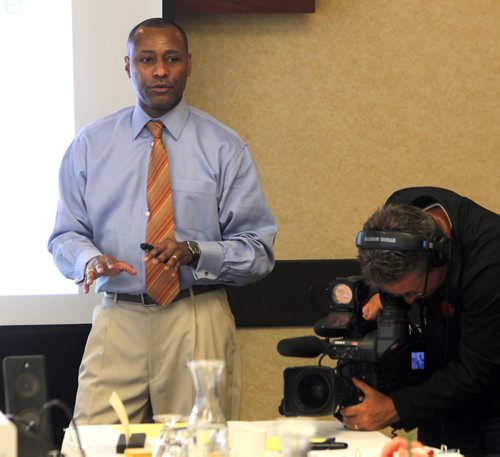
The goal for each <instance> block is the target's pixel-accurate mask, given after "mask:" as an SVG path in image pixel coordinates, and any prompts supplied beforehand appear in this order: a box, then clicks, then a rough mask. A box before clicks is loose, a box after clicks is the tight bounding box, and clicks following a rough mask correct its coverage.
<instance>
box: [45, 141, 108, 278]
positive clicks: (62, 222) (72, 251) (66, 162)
mask: <svg viewBox="0 0 500 457" xmlns="http://www.w3.org/2000/svg"><path fill="white" fill-rule="evenodd" d="M82 143H83V142H82V141H80V140H79V138H76V139H75V140H74V141H73V143H72V144H71V145H70V147H69V148H68V150H67V151H66V153H65V155H64V157H63V160H62V162H61V167H60V170H59V195H60V197H59V203H58V207H57V213H56V221H55V225H54V230H53V232H52V234H51V235H50V238H49V243H48V249H49V252H50V253H52V255H53V256H54V262H55V264H56V266H57V267H58V268H59V270H60V271H61V273H62V274H63V275H64V276H65V277H66V278H68V279H73V280H74V281H75V282H76V283H77V284H78V283H81V282H82V281H83V279H84V274H85V273H84V272H85V266H86V264H87V262H88V261H89V260H90V259H92V258H93V257H95V256H98V255H100V254H101V252H100V251H99V250H98V249H97V248H96V247H95V246H94V244H93V243H92V241H91V240H92V225H91V223H90V220H89V217H88V214H87V210H86V205H85V201H84V195H85V185H86V171H85V146H84V144H82Z"/></svg>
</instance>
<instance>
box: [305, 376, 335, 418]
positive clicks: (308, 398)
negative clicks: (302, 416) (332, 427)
mask: <svg viewBox="0 0 500 457" xmlns="http://www.w3.org/2000/svg"><path fill="white" fill-rule="evenodd" d="M296 398H297V402H298V403H299V404H300V405H301V409H303V411H304V412H305V413H309V414H314V413H319V412H321V411H324V410H325V409H326V410H331V400H332V373H331V372H330V371H324V370H318V369H317V368H311V369H310V370H304V371H303V372H302V373H301V374H300V375H299V376H298V378H297V382H296Z"/></svg>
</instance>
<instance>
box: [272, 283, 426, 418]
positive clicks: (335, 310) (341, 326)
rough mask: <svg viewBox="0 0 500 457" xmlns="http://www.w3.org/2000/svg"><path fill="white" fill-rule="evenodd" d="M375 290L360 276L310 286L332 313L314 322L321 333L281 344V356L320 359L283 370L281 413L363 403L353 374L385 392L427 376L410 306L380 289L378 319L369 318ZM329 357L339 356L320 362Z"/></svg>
mask: <svg viewBox="0 0 500 457" xmlns="http://www.w3.org/2000/svg"><path fill="white" fill-rule="evenodd" d="M373 294H374V291H371V290H370V288H369V287H368V286H367V285H366V284H365V282H364V280H363V277H361V276H351V277H347V278H337V279H335V280H334V281H331V282H330V283H329V284H328V287H326V288H325V287H324V286H319V287H313V288H311V296H312V298H313V299H314V301H320V302H327V303H328V306H329V313H328V315H327V316H326V317H324V318H322V319H320V320H319V321H317V322H316V324H315V325H314V331H315V333H316V334H317V335H318V336H319V337H322V338H318V337H316V336H304V337H299V338H287V339H284V340H281V341H280V342H279V343H278V347H277V349H278V352H279V353H280V354H281V355H283V356H288V357H308V358H312V357H318V356H320V358H319V361H318V365H317V366H314V365H313V366H301V367H291V368H286V369H285V370H284V373H283V375H284V398H283V400H282V401H281V405H280V407H279V411H280V414H281V415H283V416H323V415H329V414H334V415H335V413H337V412H338V409H339V407H341V406H349V405H354V404H357V403H360V402H361V401H362V400H363V396H362V392H360V391H359V390H358V389H356V387H355V386H354V384H353V382H352V380H351V378H353V377H354V378H357V379H360V380H362V381H364V382H366V383H367V384H369V385H370V386H372V387H374V388H375V389H377V390H378V391H380V392H382V393H385V394H390V393H391V392H393V391H395V390H397V389H400V388H402V387H404V386H407V385H411V384H418V383H420V382H422V381H423V380H424V379H425V378H426V376H427V372H426V367H425V353H424V350H423V341H422V334H421V327H420V325H419V323H414V322H412V321H411V320H410V319H409V317H408V312H409V310H410V307H409V306H408V305H407V304H406V303H405V302H404V300H403V299H402V298H398V297H395V296H390V295H384V294H381V295H380V298H381V302H382V309H381V310H380V311H379V315H378V318H377V321H376V322H375V321H366V320H365V319H364V318H363V316H362V308H363V306H364V305H365V304H366V303H367V302H368V300H369V299H370V298H371V297H372V296H373ZM325 356H328V357H330V358H331V359H336V360H337V365H336V367H335V368H331V367H326V366H322V365H321V363H322V360H323V359H324V357H325Z"/></svg>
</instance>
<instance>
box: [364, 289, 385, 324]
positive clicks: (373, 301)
mask: <svg viewBox="0 0 500 457" xmlns="http://www.w3.org/2000/svg"><path fill="white" fill-rule="evenodd" d="M381 309H382V302H381V301H380V294H374V295H372V297H371V298H370V300H368V301H367V302H366V304H365V306H363V317H364V318H365V319H366V320H367V321H373V320H375V319H376V318H377V315H378V312H379V311H380V310H381Z"/></svg>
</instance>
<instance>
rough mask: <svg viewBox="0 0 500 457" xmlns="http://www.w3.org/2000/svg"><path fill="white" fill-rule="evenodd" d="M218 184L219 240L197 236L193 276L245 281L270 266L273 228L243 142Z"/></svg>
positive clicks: (224, 282) (251, 280)
mask: <svg viewBox="0 0 500 457" xmlns="http://www.w3.org/2000/svg"><path fill="white" fill-rule="evenodd" d="M218 187H219V192H218V201H219V216H218V217H219V227H220V234H221V240H219V241H210V240H197V241H198V242H199V244H200V248H201V252H202V254H201V257H200V259H199V262H198V265H197V267H196V271H195V272H194V276H195V278H196V279H197V280H210V281H216V282H220V283H223V284H228V285H245V284H248V283H251V282H254V281H256V280H258V279H260V278H262V277H264V276H265V275H267V274H268V273H269V272H270V271H271V270H272V268H273V266H274V252H273V244H274V239H275V235H276V230H277V227H276V222H275V220H274V218H273V215H272V213H271V210H270V208H269V205H268V203H267V201H266V199H265V197H264V194H263V192H262V187H261V184H260V180H259V175H258V171H257V168H256V166H255V164H254V161H253V158H252V156H251V154H250V151H249V150H248V148H247V147H246V146H243V147H242V149H241V150H240V151H239V152H238V153H237V154H235V157H234V159H233V160H231V161H230V162H229V163H228V164H227V165H226V166H225V169H224V170H223V173H221V179H220V182H219V183H218Z"/></svg>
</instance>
